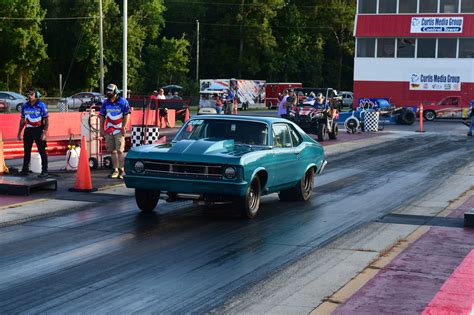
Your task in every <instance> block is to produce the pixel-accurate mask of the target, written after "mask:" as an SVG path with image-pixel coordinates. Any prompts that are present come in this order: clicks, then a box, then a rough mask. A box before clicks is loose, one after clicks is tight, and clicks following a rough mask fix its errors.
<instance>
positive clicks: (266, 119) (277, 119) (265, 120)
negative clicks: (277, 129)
mask: <svg viewBox="0 0 474 315" xmlns="http://www.w3.org/2000/svg"><path fill="white" fill-rule="evenodd" d="M191 119H212V120H240V121H254V122H262V123H267V124H273V123H279V122H284V123H288V122H289V121H288V120H287V119H284V118H280V117H264V116H241V115H199V116H194V117H192V118H191Z"/></svg>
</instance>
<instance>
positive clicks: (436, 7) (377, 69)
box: [354, 0, 474, 106]
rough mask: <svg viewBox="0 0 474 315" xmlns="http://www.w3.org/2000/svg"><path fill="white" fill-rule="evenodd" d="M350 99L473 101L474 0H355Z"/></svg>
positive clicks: (409, 102) (402, 103)
mask: <svg viewBox="0 0 474 315" xmlns="http://www.w3.org/2000/svg"><path fill="white" fill-rule="evenodd" d="M354 36H355V37H356V53H355V60H354V100H355V102H357V100H358V99H359V98H365V97H389V98H390V99H391V102H392V103H393V104H395V105H397V106H407V105H418V104H420V103H422V102H426V103H436V102H439V101H440V100H442V99H445V98H446V97H447V96H461V97H462V98H463V99H466V100H471V99H474V0H358V1H357V15H356V20H355V29H354Z"/></svg>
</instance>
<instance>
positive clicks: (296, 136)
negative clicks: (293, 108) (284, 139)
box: [289, 126, 303, 147]
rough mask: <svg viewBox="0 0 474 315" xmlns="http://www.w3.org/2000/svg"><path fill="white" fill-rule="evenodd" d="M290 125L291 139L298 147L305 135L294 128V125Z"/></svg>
mask: <svg viewBox="0 0 474 315" xmlns="http://www.w3.org/2000/svg"><path fill="white" fill-rule="evenodd" d="M289 127H290V135H291V141H292V142H293V146H294V147H297V146H299V145H300V144H301V143H302V142H303V137H301V135H300V133H299V132H297V131H296V130H295V128H293V126H289Z"/></svg>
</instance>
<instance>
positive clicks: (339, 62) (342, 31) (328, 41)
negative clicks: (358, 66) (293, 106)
mask: <svg viewBox="0 0 474 315" xmlns="http://www.w3.org/2000/svg"><path fill="white" fill-rule="evenodd" d="M355 12H356V4H355V2H354V1H351V0H324V1H322V2H321V3H320V4H319V5H318V7H317V13H316V15H317V19H320V20H324V21H325V22H326V23H327V25H328V27H329V30H328V32H327V34H326V36H325V55H326V60H327V65H328V66H329V69H331V70H328V69H325V71H324V76H325V77H326V78H327V81H328V82H330V85H331V86H333V87H336V88H337V89H338V90H341V89H352V84H353V74H352V73H353V61H354V37H353V30H354V16H355Z"/></svg>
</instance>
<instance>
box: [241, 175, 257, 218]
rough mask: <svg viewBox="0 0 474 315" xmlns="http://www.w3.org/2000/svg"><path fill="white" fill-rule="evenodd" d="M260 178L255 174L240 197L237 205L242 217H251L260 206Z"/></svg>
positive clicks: (253, 216)
mask: <svg viewBox="0 0 474 315" xmlns="http://www.w3.org/2000/svg"><path fill="white" fill-rule="evenodd" d="M260 194H261V187H260V178H259V177H258V176H255V177H254V178H253V179H252V182H251V183H250V185H249V187H248V188H247V192H246V193H245V196H243V197H240V198H241V199H240V200H239V207H240V213H241V215H242V217H244V218H246V219H253V218H255V216H256V215H257V212H258V208H259V207H260Z"/></svg>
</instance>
